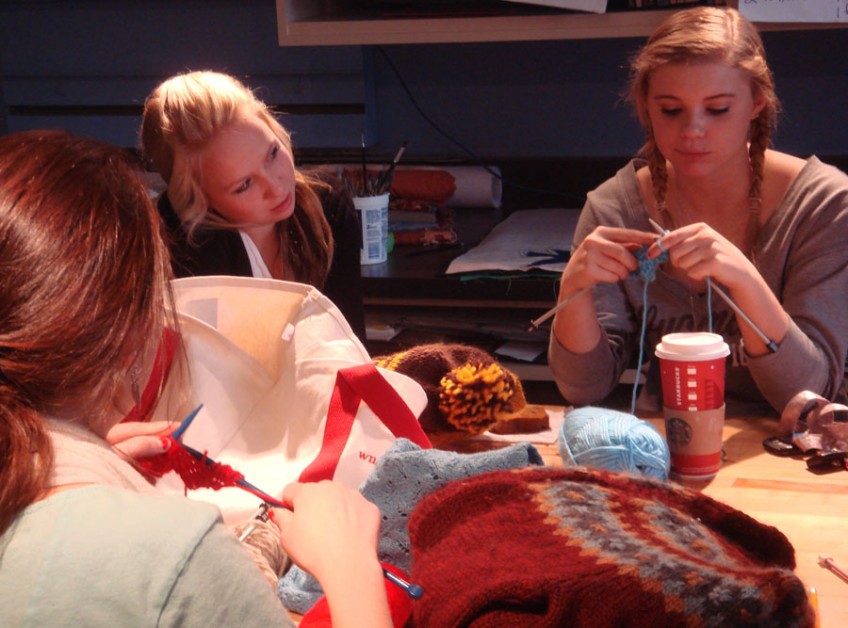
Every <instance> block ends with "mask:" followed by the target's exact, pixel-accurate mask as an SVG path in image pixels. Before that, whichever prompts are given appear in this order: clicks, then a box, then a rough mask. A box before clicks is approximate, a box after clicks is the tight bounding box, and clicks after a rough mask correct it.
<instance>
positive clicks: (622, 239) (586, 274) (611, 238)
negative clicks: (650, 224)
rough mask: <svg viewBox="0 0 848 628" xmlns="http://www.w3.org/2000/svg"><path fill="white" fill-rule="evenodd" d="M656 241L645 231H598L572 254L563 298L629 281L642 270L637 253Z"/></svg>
mask: <svg viewBox="0 0 848 628" xmlns="http://www.w3.org/2000/svg"><path fill="white" fill-rule="evenodd" d="M656 239H657V236H656V235H654V234H651V233H647V232H645V231H637V230H635V229H622V228H618V227H597V228H596V229H595V230H594V231H593V232H592V233H590V234H589V235H588V236H586V238H585V239H584V240H583V241H582V242H581V243H580V246H578V247H577V250H575V251H574V253H572V255H571V258H570V259H569V261H568V264H567V265H566V267H565V270H564V271H563V273H562V279H561V280H560V298H561V299H562V298H566V297H569V296H571V295H572V294H574V293H576V292H578V291H580V290H582V289H583V288H588V287H591V286H594V285H595V284H596V283H601V282H606V283H616V282H618V281H621V280H622V279H626V278H627V276H628V275H629V274H630V273H631V272H632V271H634V270H636V269H637V268H638V267H639V262H638V260H637V259H636V257H635V256H634V255H633V251H636V250H638V249H639V248H641V247H642V246H644V245H649V244H651V243H653V242H654V241H655V240H656Z"/></svg>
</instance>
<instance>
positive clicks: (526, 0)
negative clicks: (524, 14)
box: [506, 0, 607, 13]
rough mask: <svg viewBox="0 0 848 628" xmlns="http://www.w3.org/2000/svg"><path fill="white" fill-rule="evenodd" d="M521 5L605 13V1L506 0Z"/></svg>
mask: <svg viewBox="0 0 848 628" xmlns="http://www.w3.org/2000/svg"><path fill="white" fill-rule="evenodd" d="M506 1H507V2H520V3H521V4H538V5H542V6H545V7H556V8H557V9H572V10H574V11H589V12H591V13H606V10H607V0H506Z"/></svg>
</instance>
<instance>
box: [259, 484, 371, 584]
mask: <svg viewBox="0 0 848 628" xmlns="http://www.w3.org/2000/svg"><path fill="white" fill-rule="evenodd" d="M283 501H284V502H286V503H289V504H291V505H292V510H291V511H286V510H280V511H275V513H276V514H277V515H278V516H276V517H275V521H276V522H277V523H278V525H279V526H280V530H281V535H280V537H281V538H280V541H281V543H282V545H283V548H284V549H285V550H286V552H287V553H288V554H289V556H290V557H291V558H292V560H294V562H296V563H297V564H298V565H299V566H300V567H302V568H303V569H305V570H306V571H308V572H310V573H311V574H312V575H314V576H315V577H316V578H317V579H318V580H319V581H321V580H322V577H323V576H324V575H325V574H328V573H332V572H334V571H337V570H339V569H340V568H341V565H343V564H344V563H345V561H346V560H347V559H348V558H349V557H354V558H357V559H363V560H373V561H376V557H377V541H378V537H379V532H380V511H379V510H378V509H377V507H376V506H375V505H374V504H372V503H371V502H369V501H368V500H366V499H365V498H364V497H363V496H362V495H361V494H360V493H358V492H357V491H355V490H353V489H349V488H347V487H345V486H343V485H341V484H339V483H337V482H329V481H323V482H317V483H310V484H302V483H294V484H289V485H288V486H286V488H285V490H284V491H283Z"/></svg>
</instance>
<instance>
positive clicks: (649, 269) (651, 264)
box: [630, 240, 668, 414]
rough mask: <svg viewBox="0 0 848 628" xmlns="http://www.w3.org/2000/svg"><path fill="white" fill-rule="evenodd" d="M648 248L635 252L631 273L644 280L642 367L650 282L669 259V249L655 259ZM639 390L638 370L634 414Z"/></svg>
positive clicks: (640, 352) (640, 348)
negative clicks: (635, 265)
mask: <svg viewBox="0 0 848 628" xmlns="http://www.w3.org/2000/svg"><path fill="white" fill-rule="evenodd" d="M657 243H659V240H657ZM648 248H649V247H648V246H647V245H645V246H643V247H642V248H640V249H639V250H638V251H636V252H635V253H633V255H634V256H635V257H636V260H637V261H638V262H639V268H637V269H636V270H634V271H633V272H631V273H630V276H631V277H641V278H642V281H643V282H644V285H643V286H642V331H641V333H640V335H639V361H638V362H637V364H638V365H639V367H640V368H641V366H642V361H643V360H644V359H645V330H646V328H647V327H648V284H649V283H651V282H652V281H653V280H654V279H656V278H657V266H659V265H660V264H665V263H666V262H667V261H668V251H666V250H664V249H663V250H662V253H660V254H659V255H657V256H656V257H655V258H654V259H649V258H648ZM638 390H639V373H638V372H637V373H636V381H635V382H633V395H632V397H631V399H630V412H632V413H633V414H636V393H637V391H638Z"/></svg>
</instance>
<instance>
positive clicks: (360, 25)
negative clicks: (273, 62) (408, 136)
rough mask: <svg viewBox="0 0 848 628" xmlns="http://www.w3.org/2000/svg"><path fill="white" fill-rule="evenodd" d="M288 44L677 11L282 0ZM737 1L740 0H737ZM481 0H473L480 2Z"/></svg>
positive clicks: (533, 34) (375, 40) (579, 35)
mask: <svg viewBox="0 0 848 628" xmlns="http://www.w3.org/2000/svg"><path fill="white" fill-rule="evenodd" d="M276 2H277V34H278V41H279V44H280V45H281V46H340V45H367V44H425V43H426V44H439V43H470V42H494V41H501V42H507V41H536V40H555V39H605V38H615V37H646V36H647V35H649V34H650V33H651V32H653V30H654V29H655V28H656V27H657V26H658V25H659V24H660V22H662V21H663V20H664V19H665V18H666V17H667V16H668V15H669V14H671V13H673V12H674V11H678V10H681V9H682V8H685V6H681V7H679V8H676V9H652V10H631V11H618V12H611V13H602V14H594V13H579V12H570V11H561V10H556V9H548V8H543V7H536V6H533V5H523V4H514V3H506V2H504V3H500V4H498V5H492V6H487V5H482V6H479V7H477V8H471V9H469V8H463V7H462V5H460V6H459V7H456V8H450V7H449V5H445V4H441V3H439V4H437V5H436V6H435V8H433V9H430V10H422V9H420V8H418V9H415V10H409V9H404V8H397V9H391V8H388V9H386V8H381V9H379V10H376V9H374V7H373V5H369V4H367V3H366V4H363V3H361V2H352V1H350V0H347V1H346V0H276ZM728 5H729V6H736V0H729V2H728ZM472 6H473V5H472ZM758 26H759V28H760V29H761V30H797V29H819V28H845V27H846V26H848V24H846V23H837V24H799V23H775V24H758Z"/></svg>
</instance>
